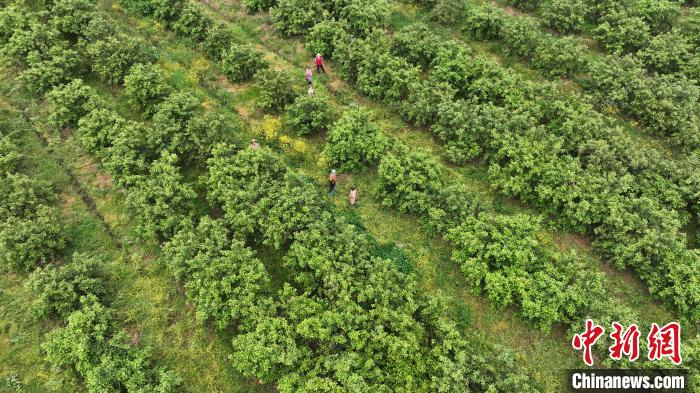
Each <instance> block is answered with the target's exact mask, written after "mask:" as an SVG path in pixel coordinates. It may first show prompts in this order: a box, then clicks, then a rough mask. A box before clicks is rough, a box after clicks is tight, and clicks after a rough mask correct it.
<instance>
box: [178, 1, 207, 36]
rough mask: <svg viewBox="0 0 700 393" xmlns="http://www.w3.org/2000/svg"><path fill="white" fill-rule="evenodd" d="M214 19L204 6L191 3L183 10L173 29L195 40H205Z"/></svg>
mask: <svg viewBox="0 0 700 393" xmlns="http://www.w3.org/2000/svg"><path fill="white" fill-rule="evenodd" d="M213 23H214V21H213V20H212V19H211V18H210V17H209V16H208V15H207V14H206V13H205V12H204V6H202V5H201V4H198V3H190V4H188V5H187V6H185V8H184V9H183V10H182V13H181V14H180V19H178V20H177V21H176V22H175V23H173V30H175V32H177V33H178V34H181V35H183V36H185V37H189V38H191V39H192V40H194V41H195V42H201V41H204V39H205V38H206V37H207V34H208V32H209V29H211V26H212V24H213Z"/></svg>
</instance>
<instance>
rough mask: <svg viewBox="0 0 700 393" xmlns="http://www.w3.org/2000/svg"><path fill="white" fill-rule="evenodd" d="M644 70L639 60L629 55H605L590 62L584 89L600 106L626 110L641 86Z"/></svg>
mask: <svg viewBox="0 0 700 393" xmlns="http://www.w3.org/2000/svg"><path fill="white" fill-rule="evenodd" d="M643 79H644V70H643V68H642V64H641V62H639V61H638V60H637V59H635V58H633V57H631V56H625V57H622V58H620V57H619V56H606V57H604V58H602V59H600V60H598V61H594V62H591V64H590V69H589V73H588V78H587V79H585V80H584V82H583V86H584V89H585V90H587V91H589V92H590V93H591V94H592V95H593V97H594V99H595V102H597V104H598V106H600V107H606V106H607V107H617V108H620V109H622V110H627V109H628V108H629V105H630V103H631V101H632V96H633V94H634V93H635V91H637V90H638V89H640V88H641V87H642V81H643Z"/></svg>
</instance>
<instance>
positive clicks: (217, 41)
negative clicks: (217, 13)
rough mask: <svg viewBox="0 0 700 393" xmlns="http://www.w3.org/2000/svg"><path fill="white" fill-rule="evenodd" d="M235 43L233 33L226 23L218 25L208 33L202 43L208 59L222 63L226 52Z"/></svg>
mask: <svg viewBox="0 0 700 393" xmlns="http://www.w3.org/2000/svg"><path fill="white" fill-rule="evenodd" d="M234 42H235V35H234V34H233V31H231V29H230V28H229V27H228V25H226V24H225V23H217V24H216V25H214V27H212V28H211V29H209V30H208V31H207V35H206V38H205V39H204V42H203V43H202V48H203V50H204V53H205V54H206V55H207V57H208V58H210V59H212V60H215V61H220V60H221V59H222V58H223V56H224V53H226V50H227V49H228V48H230V47H231V45H233V43H234Z"/></svg>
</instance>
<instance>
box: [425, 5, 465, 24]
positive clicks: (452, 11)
mask: <svg viewBox="0 0 700 393" xmlns="http://www.w3.org/2000/svg"><path fill="white" fill-rule="evenodd" d="M467 6H468V3H467V0H437V1H436V2H435V5H434V6H433V8H432V9H431V10H430V16H431V17H432V18H433V19H434V20H436V21H438V22H440V23H445V24H454V23H457V22H461V21H462V19H464V15H465V14H466V12H467Z"/></svg>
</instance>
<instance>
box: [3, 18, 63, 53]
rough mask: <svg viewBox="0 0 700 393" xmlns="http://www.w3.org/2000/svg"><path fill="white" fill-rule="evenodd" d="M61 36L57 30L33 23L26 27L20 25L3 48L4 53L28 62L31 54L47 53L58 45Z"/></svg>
mask: <svg viewBox="0 0 700 393" xmlns="http://www.w3.org/2000/svg"><path fill="white" fill-rule="evenodd" d="M59 35H60V33H59V32H58V30H56V29H55V28H51V27H49V26H48V25H46V24H43V23H40V22H37V21H31V22H28V23H27V25H26V26H24V25H20V26H17V28H15V30H14V31H13V32H12V35H11V36H10V38H9V39H8V40H7V44H6V45H3V46H2V52H3V53H4V54H6V55H8V56H10V57H13V58H16V59H18V60H19V61H21V62H26V61H27V56H29V54H30V53H32V52H37V53H46V52H47V51H48V50H49V48H51V47H52V46H55V45H58V44H59Z"/></svg>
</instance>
